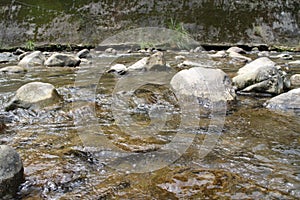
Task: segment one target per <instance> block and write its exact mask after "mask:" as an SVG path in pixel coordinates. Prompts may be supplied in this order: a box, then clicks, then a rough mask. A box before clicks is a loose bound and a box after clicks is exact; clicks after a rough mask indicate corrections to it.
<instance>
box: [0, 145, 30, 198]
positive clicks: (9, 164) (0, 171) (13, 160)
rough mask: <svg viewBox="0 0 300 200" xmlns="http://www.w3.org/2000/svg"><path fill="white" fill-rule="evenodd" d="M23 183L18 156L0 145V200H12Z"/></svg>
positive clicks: (5, 146) (10, 149)
mask: <svg viewBox="0 0 300 200" xmlns="http://www.w3.org/2000/svg"><path fill="white" fill-rule="evenodd" d="M23 181H24V168H23V164H22V160H21V158H20V156H19V154H18V153H17V152H16V151H15V150H14V149H13V148H11V147H9V146H7V145H0V199H13V198H14V197H15V196H16V193H17V191H18V187H19V185H20V184H21V183H22V182H23Z"/></svg>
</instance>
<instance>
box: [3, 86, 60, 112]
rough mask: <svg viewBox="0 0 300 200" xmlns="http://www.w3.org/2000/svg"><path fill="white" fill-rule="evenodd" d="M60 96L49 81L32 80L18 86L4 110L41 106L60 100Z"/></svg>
mask: <svg viewBox="0 0 300 200" xmlns="http://www.w3.org/2000/svg"><path fill="white" fill-rule="evenodd" d="M60 100H61V97H60V95H59V94H58V93H57V91H56V89H55V87H54V86H53V85H52V84H49V83H42V82H32V83H27V84H26V85H23V86H22V87H20V88H19V89H18V90H17V92H16V95H15V96H14V97H13V99H12V100H11V101H10V102H9V104H8V105H7V106H6V108H5V110H6V111H9V110H14V109H16V108H25V109H28V108H43V107H47V106H51V105H53V104H56V103H58V102H60Z"/></svg>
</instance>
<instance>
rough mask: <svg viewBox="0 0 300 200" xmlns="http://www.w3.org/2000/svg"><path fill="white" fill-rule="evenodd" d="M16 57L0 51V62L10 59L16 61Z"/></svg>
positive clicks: (6, 61)
mask: <svg viewBox="0 0 300 200" xmlns="http://www.w3.org/2000/svg"><path fill="white" fill-rule="evenodd" d="M16 60H17V58H16V57H15V56H14V55H13V54H12V53H9V52H4V53H0V63H8V62H12V61H16Z"/></svg>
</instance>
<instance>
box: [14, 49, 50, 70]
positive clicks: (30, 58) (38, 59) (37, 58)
mask: <svg viewBox="0 0 300 200" xmlns="http://www.w3.org/2000/svg"><path fill="white" fill-rule="evenodd" d="M45 59H46V58H45V56H44V55H43V54H42V52H40V51H34V52H32V53H30V54H28V55H26V56H24V57H23V58H22V60H20V62H19V64H18V65H19V66H22V67H32V66H39V65H43V64H44V62H45Z"/></svg>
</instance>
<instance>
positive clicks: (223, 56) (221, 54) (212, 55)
mask: <svg viewBox="0 0 300 200" xmlns="http://www.w3.org/2000/svg"><path fill="white" fill-rule="evenodd" d="M209 57H211V58H226V57H227V54H226V52H225V51H218V52H217V53H215V54H210V55H209Z"/></svg>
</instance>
